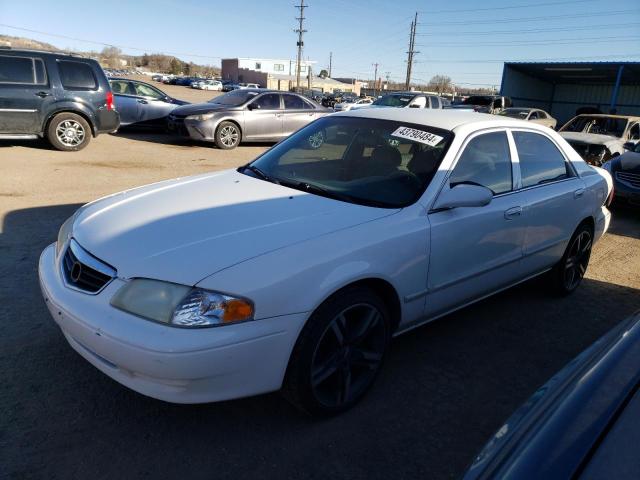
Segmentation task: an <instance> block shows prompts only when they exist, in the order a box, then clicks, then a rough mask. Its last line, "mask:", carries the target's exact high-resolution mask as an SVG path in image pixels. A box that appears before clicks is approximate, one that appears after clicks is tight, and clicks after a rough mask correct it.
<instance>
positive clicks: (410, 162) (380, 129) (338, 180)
mask: <svg viewBox="0 0 640 480" xmlns="http://www.w3.org/2000/svg"><path fill="white" fill-rule="evenodd" d="M452 137H453V134H452V133H451V132H450V131H448V130H443V129H440V128H435V127H428V126H424V125H416V124H411V123H406V122H397V121H390V120H379V119H372V118H352V117H330V116H329V117H324V118H321V119H320V120H318V121H316V122H313V123H311V124H309V125H308V126H307V127H305V128H303V129H302V130H299V131H298V132H297V133H295V134H293V135H292V136H291V137H289V138H288V139H286V140H284V141H283V142H281V143H280V144H278V145H276V146H275V147H273V148H272V149H270V150H268V151H267V152H266V153H265V154H263V155H262V156H261V157H259V158H258V159H257V160H255V161H254V162H253V163H251V164H249V165H248V166H246V167H241V168H240V169H239V170H240V171H241V172H243V173H246V174H247V175H251V176H254V177H257V178H261V179H263V180H265V181H271V182H274V183H278V184H281V185H284V186H287V187H291V188H294V189H298V190H302V191H304V192H307V193H311V194H316V195H320V196H325V197H328V198H333V199H336V200H340V201H344V202H349V203H355V204H359V205H367V206H372V207H379V208H401V207H405V206H408V205H410V204H412V203H414V202H415V201H417V199H418V198H419V197H420V195H421V194H422V192H423V191H424V190H425V189H426V188H427V186H428V185H429V182H430V181H431V179H432V178H433V175H435V173H436V171H437V170H438V166H439V165H440V162H441V160H442V158H443V156H444V154H445V153H446V151H447V148H448V146H449V143H450V140H451V138H452Z"/></svg>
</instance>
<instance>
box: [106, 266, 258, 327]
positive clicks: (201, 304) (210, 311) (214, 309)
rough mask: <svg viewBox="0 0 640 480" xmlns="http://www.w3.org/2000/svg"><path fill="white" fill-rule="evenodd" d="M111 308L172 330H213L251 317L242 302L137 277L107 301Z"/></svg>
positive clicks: (248, 307)
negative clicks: (109, 301) (182, 328)
mask: <svg viewBox="0 0 640 480" xmlns="http://www.w3.org/2000/svg"><path fill="white" fill-rule="evenodd" d="M111 305H113V306H114V307H116V308H119V309H120V310H124V311H125V312H129V313H133V314H134V315H138V316H140V317H143V318H146V319H149V320H153V321H156V322H160V323H165V324H167V325H171V326H174V327H190V328H194V327H195V328H198V327H215V326H220V325H226V324H229V323H236V322H242V321H245V320H251V319H252V318H253V310H254V309H253V304H252V303H251V302H250V301H249V300H246V299H243V298H237V297H232V296H229V295H225V294H222V293H218V292H212V291H209V290H203V289H201V288H192V287H187V286H185V285H178V284H175V283H168V282H162V281H159V280H148V279H144V278H138V279H134V280H131V281H130V282H129V283H127V284H126V285H125V286H123V287H122V288H121V289H120V290H118V291H117V292H116V294H115V295H114V296H113V298H112V299H111Z"/></svg>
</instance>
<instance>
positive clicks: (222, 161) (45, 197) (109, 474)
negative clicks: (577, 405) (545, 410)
mask: <svg viewBox="0 0 640 480" xmlns="http://www.w3.org/2000/svg"><path fill="white" fill-rule="evenodd" d="M163 88H164V89H165V90H166V91H167V93H170V94H172V95H176V96H179V95H182V97H183V98H187V93H185V92H188V95H203V97H204V98H210V97H211V96H212V95H211V92H191V91H190V89H185V88H184V87H171V88H168V87H167V88H165V87H163ZM174 89H175V91H174ZM169 90H172V91H169ZM176 92H178V93H176ZM265 148H266V147H265V146H263V145H261V146H251V147H240V148H238V149H236V150H233V151H230V152H223V151H220V150H217V149H215V148H212V147H209V146H203V145H198V144H193V143H190V142H186V141H177V140H175V139H172V138H171V137H167V136H165V135H162V134H148V133H135V132H134V133H132V132H122V133H120V134H118V135H103V136H100V137H98V138H97V139H94V141H93V142H92V144H91V145H89V147H88V148H87V149H85V150H84V151H82V152H80V153H75V154H73V153H72V154H67V153H61V152H55V151H52V150H50V149H49V148H48V147H47V145H46V144H45V143H44V142H22V143H16V142H12V143H10V142H0V172H2V174H1V175H0V274H1V275H0V325H2V330H3V332H2V335H1V336H0V477H3V478H13V479H23V478H47V479H57V478H59V479H69V478H93V479H103V478H104V479H110V478H203V479H204V478H216V479H219V478H234V479H235V478H253V477H260V478H317V479H321V478H327V477H330V476H331V477H334V478H367V479H374V478H384V479H387V478H391V477H392V476H393V478H415V477H418V476H420V477H423V478H429V479H445V478H456V477H457V476H459V475H460V474H461V473H462V472H463V471H464V469H465V467H466V466H467V464H468V463H469V462H470V460H471V459H472V458H473V456H474V454H475V453H476V452H477V451H478V449H479V448H480V447H481V446H482V445H483V443H484V442H485V441H486V440H487V439H488V437H489V436H490V435H491V434H492V433H493V432H494V431H495V430H496V429H497V428H498V427H499V426H500V425H501V422H502V421H503V420H505V419H506V417H507V416H508V415H509V414H510V413H511V412H512V411H513V410H514V409H515V408H516V407H517V406H518V405H519V404H520V403H522V402H523V401H524V400H526V398H527V397H528V396H529V395H531V393H533V391H534V390H535V389H536V388H537V387H538V386H539V385H540V384H542V383H543V382H544V381H545V380H546V379H547V378H548V377H549V376H550V375H552V374H553V373H554V372H555V371H556V370H558V369H559V368H561V367H562V366H563V365H564V364H565V363H566V362H568V361H569V360H570V359H571V358H572V357H573V356H575V355H576V354H578V353H579V352H580V351H581V350H582V349H584V348H585V347H586V346H588V345H589V344H590V343H591V342H593V341H594V340H595V339H596V338H598V337H599V336H600V335H602V334H603V333H604V332H606V331H607V330H608V329H609V328H611V327H612V326H613V325H615V324H616V323H618V322H619V321H621V320H622V319H623V318H625V317H626V316H628V315H629V314H631V313H632V312H633V311H635V310H637V309H638V308H640V296H639V295H638V293H639V289H640V274H639V273H638V272H640V215H638V211H637V210H636V211H631V210H616V211H614V216H613V223H612V227H611V233H609V234H608V235H607V236H606V237H605V238H604V239H603V240H602V241H601V242H600V243H599V244H598V245H597V246H596V248H595V249H594V252H593V256H592V260H591V265H590V267H589V270H588V274H587V278H586V279H585V281H584V283H583V285H582V286H581V287H580V289H579V290H578V291H577V292H576V293H575V294H574V295H572V296H570V297H568V298H564V299H556V298H553V297H551V296H549V295H548V294H547V293H546V291H545V288H544V287H545V285H544V280H543V279H536V280H533V281H530V282H527V283H525V284H523V285H520V286H518V287H516V288H513V289H511V290H509V291H506V292H503V293H501V294H499V295H497V296H494V297H493V298H490V299H488V300H485V301H483V302H480V303H478V304H476V305H473V306H471V307H468V308H465V309H464V310H462V311H460V312H458V313H455V314H452V315H449V316H447V317H445V318H442V319H440V320H438V321H436V322H433V323H431V324H429V325H426V326H424V327H422V328H419V329H417V330H415V331H413V332H411V333H409V334H407V335H404V336H402V337H400V338H398V339H396V340H395V341H394V342H393V344H392V348H391V352H390V355H389V358H388V362H387V363H386V365H385V366H384V368H383V371H382V374H381V376H380V377H379V379H378V381H377V383H376V385H375V386H374V388H373V389H372V391H371V392H370V393H369V395H368V396H367V397H366V398H365V400H364V401H363V402H362V403H361V404H360V405H358V406H357V407H356V408H355V409H354V410H352V411H351V412H348V413H347V414H345V415H342V416H340V417H338V418H333V419H330V420H323V421H314V420H311V419H309V418H306V417H304V416H302V415H300V414H298V413H297V411H295V410H294V409H293V408H292V407H290V406H289V405H288V404H287V403H286V402H284V401H283V400H282V399H281V398H280V396H279V395H278V394H270V395H263V396H260V397H254V398H248V399H242V400H237V401H232V402H224V403H219V404H210V405H198V406H188V405H171V404H167V403H163V402H160V401H156V400H152V399H149V398H146V397H143V396H142V395H139V394H136V393H134V392H132V391H129V390H127V389H126V388H124V387H122V386H120V385H119V384H117V383H115V382H114V381H112V380H111V379H109V378H108V377H106V376H105V375H103V374H102V373H100V372H98V371H97V370H96V369H94V368H93V367H92V366H91V365H89V364H88V363H87V362H86V361H84V360H83V359H82V358H81V357H80V356H79V355H77V354H76V353H75V352H74V351H73V350H72V349H71V348H70V347H69V346H68V345H67V343H66V341H65V340H64V339H63V337H62V335H61V333H60V331H59V329H58V328H57V327H56V325H55V324H54V322H53V320H52V319H51V318H50V317H49V314H48V312H47V309H46V307H45V305H44V302H43V301H42V299H41V296H40V292H39V287H38V280H37V271H36V269H37V267H36V265H37V260H38V256H39V254H40V252H41V251H42V249H43V248H44V247H45V246H46V245H47V244H48V243H50V242H52V241H54V240H55V237H56V233H57V230H58V228H59V226H60V224H61V223H62V222H63V221H64V220H65V219H66V218H67V217H68V216H69V215H70V214H71V213H72V212H73V210H74V209H76V208H77V207H78V206H79V205H80V204H82V203H85V202H87V201H89V200H92V199H95V198H97V197H99V196H102V195H105V194H108V193H112V192H115V191H118V190H122V189H126V188H129V187H133V186H137V185H140V184H143V183H149V182H154V181H158V180H161V179H166V178H172V177H178V176H183V175H189V174H194V173H201V172H205V171H210V170H218V169H223V168H228V167H233V166H236V165H240V164H242V163H245V162H246V161H247V160H249V159H251V158H253V157H255V156H256V155H258V154H259V153H260V152H262V151H263V150H264V149H265Z"/></svg>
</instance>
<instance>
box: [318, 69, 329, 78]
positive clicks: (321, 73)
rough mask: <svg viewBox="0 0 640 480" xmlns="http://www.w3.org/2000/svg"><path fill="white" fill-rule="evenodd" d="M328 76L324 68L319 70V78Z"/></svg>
mask: <svg viewBox="0 0 640 480" xmlns="http://www.w3.org/2000/svg"><path fill="white" fill-rule="evenodd" d="M328 76H329V72H327V71H326V70H324V69H323V70H320V75H319V77H320V78H327V77H328Z"/></svg>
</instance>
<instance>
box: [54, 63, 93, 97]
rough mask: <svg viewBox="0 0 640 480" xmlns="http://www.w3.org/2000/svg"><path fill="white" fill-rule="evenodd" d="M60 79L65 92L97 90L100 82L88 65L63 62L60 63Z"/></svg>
mask: <svg viewBox="0 0 640 480" xmlns="http://www.w3.org/2000/svg"><path fill="white" fill-rule="evenodd" d="M58 70H59V71H60V79H61V80H62V86H63V87H64V89H65V90H96V89H97V88H98V82H97V81H96V77H95V76H94V75H93V70H92V69H91V67H90V66H89V65H87V64H86V63H81V62H71V61H67V60H61V61H59V62H58Z"/></svg>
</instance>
